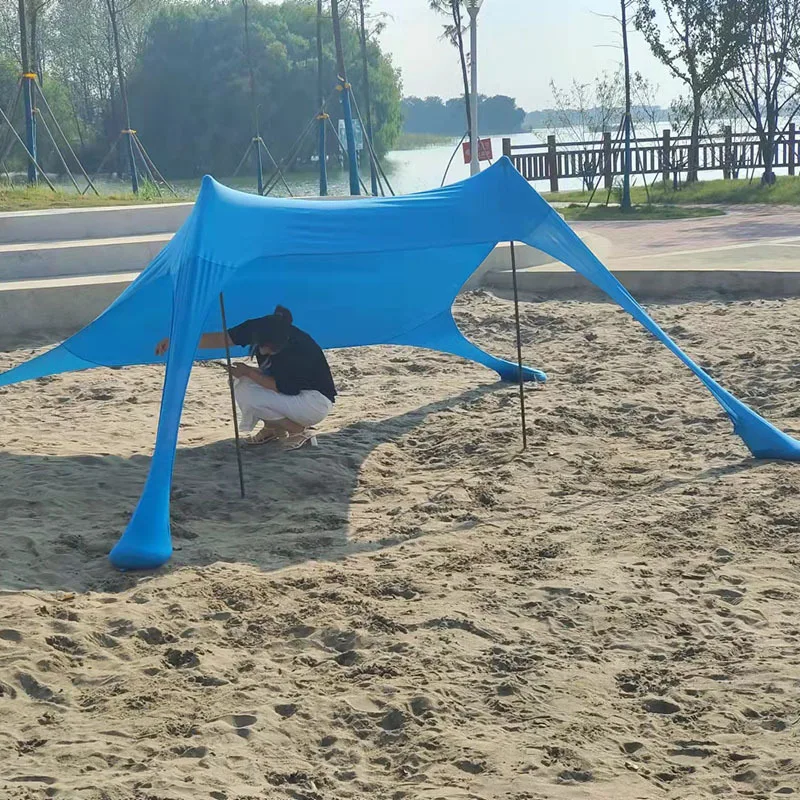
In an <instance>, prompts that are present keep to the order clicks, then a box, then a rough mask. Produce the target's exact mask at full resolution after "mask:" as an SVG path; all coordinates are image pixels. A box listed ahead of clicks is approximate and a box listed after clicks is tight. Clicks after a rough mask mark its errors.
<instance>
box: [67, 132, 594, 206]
mask: <svg viewBox="0 0 800 800" xmlns="http://www.w3.org/2000/svg"><path fill="white" fill-rule="evenodd" d="M513 138H514V144H527V143H531V144H533V143H540V142H541V141H542V138H541V137H540V136H537V135H536V134H535V133H534V134H517V135H515V136H514V137H513ZM502 139H503V137H502V136H499V137H492V148H493V154H494V156H495V158H496V159H497V158H500V156H501V155H502V152H503V147H502ZM458 141H459V140H458V138H454V139H453V140H452V142H450V143H448V144H443V145H435V146H431V147H422V148H419V149H416V150H397V151H394V152H390V153H388V154H387V155H386V157H385V158H384V160H383V167H384V170H385V172H386V174H387V176H388V178H389V181H390V183H391V184H392V188H393V189H394V191H395V193H396V194H410V193H412V192H421V191H424V190H425V189H433V188H437V187H438V186H440V185H441V183H442V179H443V177H444V174H445V170H446V169H447V164H448V162H449V161H450V158H451V156H452V155H453V152H454V150H455V149H456V145H457V144H458ZM276 157H277V155H276ZM481 166H482V167H483V168H486V166H488V165H487V164H486V163H485V162H484V163H482V165H481ZM360 172H361V178H362V180H363V182H364V184H365V185H366V186H367V187H369V168H368V164H367V160H366V158H365V159H364V164H363V166H362V168H361V171H360ZM269 174H270V170H268V169H267V168H266V166H265V169H264V175H265V181H266V180H267V178H268V176H269ZM214 177H217V179H218V180H219V181H220V182H221V183H224V184H226V185H227V186H232V187H234V188H237V189H241V190H243V191H251V192H255V191H256V179H255V175H254V174H253V175H239V176H237V177H236V178H230V177H227V178H226V177H225V176H221V177H218V176H214ZM468 177H469V165H468V164H465V163H464V159H463V156H462V153H461V148H460V147H459V148H458V152H457V153H456V154H455V157H454V158H453V161H452V164H451V166H450V169H449V170H448V172H447V177H446V181H445V182H446V183H454V182H456V181H460V180H463V179H464V178H468ZM286 180H287V182H288V184H289V187H290V188H291V190H292V194H294V195H295V196H298V197H309V196H315V195H318V194H319V173H318V171H317V170H316V168H313V169H303V170H298V171H294V172H291V173H287V174H286ZM58 182H59V184H61V185H64V183H65V182H64V181H63V180H61V179H60V180H59V181H58ZM78 183H81V181H78ZM96 183H97V184H98V188H102V189H103V190H105V191H109V192H114V191H116V192H120V191H129V189H130V184H129V183H127V182H123V181H116V180H113V179H107V178H103V179H101V180H99V181H96ZM566 183H569V182H566ZM575 183H576V186H575V187H574V188H580V182H579V181H576V182H575ZM199 185H200V181H199V180H180V181H175V182H174V186H175V188H176V189H177V190H178V191H179V192H180V194H185V195H187V196H192V195H194V194H195V193H196V192H197V189H198V187H199ZM349 188H350V183H349V176H348V173H347V171H346V170H344V169H341V168H340V167H339V165H338V164H335V163H331V164H329V166H328V193H329V194H331V195H341V196H344V195H347V194H349ZM540 188H546V184H541V185H540ZM565 188H572V187H569V186H566V184H565ZM271 194H272V195H273V196H275V197H285V196H287V195H288V192H287V191H286V188H285V187H284V186H283V184H282V183H280V182H279V183H278V184H277V186H276V187H275V190H274V191H273V192H271Z"/></svg>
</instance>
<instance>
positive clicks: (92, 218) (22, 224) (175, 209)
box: [0, 203, 194, 244]
mask: <svg viewBox="0 0 800 800" xmlns="http://www.w3.org/2000/svg"><path fill="white" fill-rule="evenodd" d="M193 207H194V203H160V204H151V205H140V206H114V207H110V208H54V209H47V210H44V211H6V212H2V213H0V244H18V243H23V242H62V241H66V240H69V239H95V238H120V237H127V236H144V235H146V234H153V233H175V231H177V230H178V228H180V226H181V225H183V223H184V221H185V220H186V218H187V217H188V216H189V214H190V213H191V211H192V208H193Z"/></svg>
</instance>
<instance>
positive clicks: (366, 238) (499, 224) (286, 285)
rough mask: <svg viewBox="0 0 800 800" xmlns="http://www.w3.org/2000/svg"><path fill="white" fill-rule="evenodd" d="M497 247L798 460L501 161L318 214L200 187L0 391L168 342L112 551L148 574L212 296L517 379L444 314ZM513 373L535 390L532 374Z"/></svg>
mask: <svg viewBox="0 0 800 800" xmlns="http://www.w3.org/2000/svg"><path fill="white" fill-rule="evenodd" d="M504 241H521V242H525V243H526V244H528V245H530V246H531V247H535V248H537V249H539V250H542V251H544V252H546V253H548V254H549V255H551V256H552V257H553V258H555V259H557V260H559V261H562V262H563V263H564V264H567V265H568V266H570V267H572V268H573V269H574V270H576V271H577V272H579V273H580V274H581V275H583V276H584V277H586V278H588V279H589V280H590V281H591V282H592V283H593V284H595V285H596V286H597V287H598V288H600V289H601V290H602V291H604V292H605V293H606V294H608V295H609V297H611V298H612V299H613V300H615V301H616V302H617V303H619V305H620V306H622V308H624V309H625V310H626V311H627V312H629V313H630V314H631V315H632V316H633V317H634V318H635V319H636V320H638V321H639V322H640V323H641V324H642V325H643V326H644V327H645V328H646V329H647V330H648V331H649V332H650V333H651V334H653V336H655V337H656V338H657V339H659V340H660V341H661V342H662V343H663V344H664V345H665V346H666V347H667V348H669V350H671V351H672V352H673V353H674V354H675V355H676V356H677V357H678V358H679V359H680V360H681V361H682V362H683V363H684V364H685V365H686V366H687V367H688V368H689V369H690V370H691V371H692V372H693V373H694V374H695V375H696V376H697V377H698V378H699V379H700V380H701V381H702V383H703V384H704V385H705V386H706V388H707V389H708V390H709V391H710V392H711V394H712V395H713V396H714V397H715V398H716V399H717V401H718V402H719V404H720V405H721V406H722V408H723V409H724V411H725V412H726V414H727V415H728V416H729V417H730V419H731V421H732V422H733V428H734V432H735V433H737V434H738V435H739V436H740V437H741V438H742V439H743V440H744V443H745V444H746V445H747V447H748V448H749V449H750V452H751V453H752V454H753V455H754V456H755V457H757V458H776V459H790V460H800V442H797V441H796V440H794V439H792V438H791V437H789V436H787V435H786V434H785V433H783V432H782V431H780V430H778V429H777V428H775V427H774V426H773V425H772V424H770V423H769V422H767V421H766V420H765V419H763V418H762V417H760V416H759V415H758V414H756V413H755V412H754V411H752V410H751V409H749V408H748V407H747V406H745V405H744V404H743V403H742V402H740V401H739V400H737V399H736V398H735V397H734V396H733V395H732V394H730V393H729V392H727V391H726V390H725V389H723V388H722V387H721V386H720V385H719V384H717V383H716V382H715V381H714V380H713V379H712V378H711V377H710V376H709V375H707V374H706V373H705V372H704V371H703V370H702V369H701V368H700V367H699V366H698V365H697V364H695V363H694V362H693V361H692V360H691V359H690V358H689V357H688V356H687V355H686V354H684V353H683V352H682V351H681V350H680V348H679V347H678V346H677V345H676V344H675V343H674V342H673V341H672V340H671V339H670V338H669V337H668V336H667V335H666V333H664V332H663V331H662V330H661V328H659V327H658V325H656V323H655V322H654V321H653V320H652V319H650V317H649V316H648V315H647V313H646V312H645V311H644V309H643V308H642V307H641V306H640V305H639V304H638V303H637V302H636V300H634V299H633V297H631V295H630V294H629V293H628V292H627V290H626V289H625V288H624V287H623V286H622V284H621V283H620V282H619V281H618V280H617V279H616V278H615V277H614V276H613V275H612V274H611V273H610V272H609V271H608V270H607V269H606V268H605V267H604V266H603V265H602V264H601V263H600V262H599V261H598V260H597V258H595V256H594V255H592V253H591V252H590V251H589V249H588V248H587V247H586V245H584V243H583V242H582V241H581V240H580V239H579V238H578V236H577V235H576V234H575V233H574V232H573V231H572V230H571V229H570V228H569V226H568V225H567V224H566V223H565V222H564V221H563V220H562V219H561V217H560V216H559V215H558V214H556V213H555V212H554V211H553V209H552V208H550V206H549V205H548V204H547V203H546V202H545V201H544V200H543V199H542V198H541V197H540V196H539V195H538V194H537V192H536V191H535V189H533V187H532V186H530V184H528V183H527V181H526V180H525V179H524V178H523V177H522V176H521V175H520V174H519V173H518V172H517V171H516V170H515V169H514V167H513V165H512V164H511V162H510V161H509V159H507V158H503V159H501V160H500V161H499V162H497V163H496V164H495V165H494V166H493V167H491V168H490V169H487V170H485V171H484V172H482V173H480V174H479V175H477V176H475V177H473V178H470V179H469V180H466V181H463V182H461V183H457V184H453V185H451V186H446V187H444V188H441V189H436V190H433V191H428V192H422V193H420V194H414V195H407V196H403V197H392V198H370V199H354V200H345V201H341V202H327V203H326V202H318V201H314V200H281V199H271V198H263V197H259V196H256V195H251V194H245V193H242V192H237V191H234V190H232V189H228V188H226V187H224V186H222V185H220V184H219V183H216V182H215V181H214V180H213V179H211V178H209V177H206V178H205V179H204V180H203V184H202V187H201V190H200V194H199V196H198V198H197V202H196V204H195V207H194V211H193V212H192V214H191V216H190V217H189V218H188V220H187V221H186V222H185V224H184V225H183V226H182V227H181V229H180V230H179V231H178V233H177V234H176V235H175V237H174V238H173V239H172V240H171V241H170V243H169V244H168V245H167V246H166V247H165V248H164V249H163V250H162V251H161V253H160V254H159V255H158V256H157V257H156V258H155V260H154V261H153V262H152V264H150V266H149V267H147V269H145V270H144V272H142V273H141V275H139V277H138V278H137V279H136V280H135V281H134V282H133V283H132V284H131V285H130V286H129V287H128V288H127V289H126V290H125V291H124V292H123V293H122V294H121V295H120V297H119V298H118V299H117V300H116V301H115V302H114V303H113V304H112V305H111V306H110V307H109V308H108V309H107V310H106V311H105V312H104V313H103V314H101V315H100V317H98V318H97V319H96V320H95V321H94V322H92V323H91V324H89V325H87V326H86V327H85V328H84V329H83V330H81V331H79V332H78V333H76V334H75V335H74V336H72V337H70V338H69V339H67V340H66V341H65V342H64V343H63V344H61V345H59V346H58V347H56V348H55V349H53V350H51V351H49V352H47V353H45V354H44V355H42V356H39V357H38V358H35V359H33V360H31V361H29V362H27V363H25V364H21V365H20V366H18V367H16V368H15V369H12V370H10V371H8V372H6V373H4V374H2V375H0V386H4V385H7V384H11V383H16V382H18V381H23V380H29V379H31V378H40V377H43V376H46V375H54V374H57V373H60V372H69V371H73V370H82V369H89V368H92V367H98V366H106V367H119V366H127V365H132V364H150V363H156V362H159V361H163V360H164V358H163V357H162V358H157V357H156V356H155V355H154V347H155V344H156V342H157V341H158V340H159V339H161V338H162V337H164V336H167V335H169V336H170V337H171V346H170V349H169V352H168V354H167V356H166V363H167V369H166V376H165V379H164V388H163V395H162V400H161V412H160V417H159V424H158V433H157V436H156V444H155V451H154V453H153V459H152V462H151V464H150V472H149V475H148V477H147V481H146V483H145V487H144V491H143V492H142V496H141V498H140V500H139V503H138V505H137V507H136V510H135V512H134V514H133V517H132V518H131V521H130V523H129V525H128V527H127V529H126V530H125V532H124V534H123V536H122V537H121V539H120V541H119V542H118V543H117V545H116V546H115V547H114V549H113V550H112V552H111V554H110V559H111V561H112V563H113V564H114V565H115V566H117V567H119V568H121V569H147V568H154V567H157V566H159V565H161V564H163V563H164V562H166V561H167V560H168V559H169V557H170V555H171V554H172V545H171V540H170V527H169V496H170V485H171V480H172V467H173V462H174V458H175V448H176V444H177V437H178V423H179V422H180V417H181V411H182V409H183V401H184V395H185V392H186V386H187V383H188V381H189V373H190V372H191V369H192V362H193V361H194V360H195V359H197V358H200V357H202V358H206V359H211V358H221V357H223V356H224V352H222V351H220V352H214V351H205V350H204V351H202V355H201V354H200V353H198V349H197V345H198V341H199V338H200V335H201V334H202V333H203V332H204V331H212V330H221V329H222V321H221V319H220V306H219V299H218V298H219V294H220V292H224V295H225V303H226V311H227V317H228V323H229V325H235V324H237V323H239V322H242V321H243V320H245V319H248V318H251V317H257V316H262V315H263V314H264V313H267V312H268V311H269V309H271V308H272V307H273V306H274V305H275V304H276V303H281V304H282V305H285V306H287V307H289V308H291V309H292V312H293V313H294V316H295V319H296V320H297V322H298V324H299V325H300V327H302V328H304V329H305V330H307V331H308V332H309V333H310V334H311V335H312V336H313V337H314V338H315V339H316V340H317V341H318V342H319V343H320V345H321V346H322V347H323V348H336V347H354V346H360V345H411V346H417V347H424V348H429V349H432V350H438V351H441V352H445V353H452V354H454V355H457V356H461V357H463V358H467V359H471V360H473V361H476V362H478V363H480V364H483V365H485V366H487V367H489V368H491V369H493V370H495V371H496V372H497V373H498V374H499V375H500V377H501V378H502V379H503V380H507V381H515V380H517V367H516V365H514V364H511V363H508V362H506V361H501V360H499V359H497V358H494V357H493V356H491V355H489V354H488V353H485V352H483V351H482V350H480V349H479V348H478V347H476V346H475V345H473V344H472V343H471V342H469V341H467V339H466V338H465V337H464V336H463V335H462V334H461V332H460V331H459V330H458V328H457V326H456V324H455V322H454V320H453V316H452V312H451V307H452V305H453V301H454V300H455V298H456V295H457V294H458V292H459V290H460V289H461V287H462V286H463V285H464V283H465V282H466V280H467V279H468V278H469V276H470V275H471V274H472V273H473V272H474V271H475V269H477V267H478V266H479V265H480V264H481V262H482V261H483V260H484V259H485V258H486V257H487V256H488V255H489V253H490V252H491V251H492V249H493V248H494V247H495V245H497V244H498V243H499V242H504ZM234 351H235V352H236V353H237V354H244V351H243V350H237V349H234ZM524 377H525V379H526V380H540V381H543V380H545V375H544V374H543V373H542V372H539V371H537V370H533V369H527V368H526V369H525V373H524Z"/></svg>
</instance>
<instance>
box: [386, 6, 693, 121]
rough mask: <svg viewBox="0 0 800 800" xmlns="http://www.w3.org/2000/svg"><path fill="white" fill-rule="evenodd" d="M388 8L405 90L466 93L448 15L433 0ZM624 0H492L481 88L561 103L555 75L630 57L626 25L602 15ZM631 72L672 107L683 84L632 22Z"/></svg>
mask: <svg viewBox="0 0 800 800" xmlns="http://www.w3.org/2000/svg"><path fill="white" fill-rule="evenodd" d="M372 7H373V9H374V10H375V11H379V12H385V13H387V14H389V15H391V17H390V18H389V19H387V20H386V30H385V31H384V33H383V34H382V35H381V43H382V46H383V48H384V50H387V51H388V52H390V53H391V54H392V58H393V61H394V64H395V66H398V67H400V69H401V71H402V76H403V94H404V95H406V96H408V95H417V96H420V97H425V96H428V95H440V96H442V97H445V98H447V97H454V96H457V95H458V94H459V93H460V92H461V91H462V88H461V86H462V85H461V72H460V67H459V64H458V54H457V51H456V50H455V48H453V47H452V46H451V45H450V44H448V43H446V42H443V41H441V39H440V37H441V32H442V25H443V21H444V18H443V17H441V16H439V15H437V14H434V13H433V12H432V11H430V10H429V8H428V0H373V2H372ZM619 8H620V4H619V0H557V2H554V1H553V0H484V3H483V6H482V8H481V11H480V14H479V16H478V65H479V77H478V90H479V91H480V92H481V93H482V94H487V95H493V94H507V95H511V96H512V97H515V98H516V100H517V103H518V104H519V105H520V106H522V107H523V108H524V109H526V110H527V111H533V110H535V109H539V108H547V107H551V106H552V105H553V98H552V92H551V91H550V80H551V79H552V80H554V81H555V82H556V84H557V85H558V86H561V87H566V86H567V85H568V84H569V83H570V82H571V81H572V80H573V79H576V80H578V81H580V82H591V81H592V80H593V79H594V78H595V77H596V76H597V75H599V74H601V73H602V72H603V71H604V70H609V71H612V72H613V71H614V70H615V69H616V67H617V65H618V64H619V63H620V62H621V61H622V49H621V37H620V28H619V25H618V24H617V23H616V22H614V21H613V20H608V19H603V18H602V17H601V16H599V15H600V14H617V15H618V14H619ZM629 39H630V54H631V69H632V70H634V71H637V70H638V71H639V72H641V73H642V74H643V75H645V76H646V77H647V78H649V79H650V80H651V81H652V82H653V83H654V84H656V85H658V87H659V90H658V92H657V94H656V99H657V101H658V102H659V103H660V104H661V105H664V106H667V105H669V102H670V100H671V99H672V98H673V97H675V96H676V95H677V94H679V93H680V92H681V84H680V83H679V82H677V81H676V80H675V79H674V78H672V77H671V76H670V74H669V73H668V71H667V69H666V67H664V66H663V65H661V64H660V63H659V62H658V61H657V60H656V59H655V58H654V57H653V55H652V54H651V52H650V49H649V48H648V46H647V44H646V43H645V41H644V40H643V39H642V37H641V36H640V35H639V33H638V32H636V30H635V29H634V28H633V25H629Z"/></svg>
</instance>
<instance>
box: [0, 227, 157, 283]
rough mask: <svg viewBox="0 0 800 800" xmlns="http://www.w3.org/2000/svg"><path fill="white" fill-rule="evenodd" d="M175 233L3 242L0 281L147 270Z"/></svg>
mask: <svg viewBox="0 0 800 800" xmlns="http://www.w3.org/2000/svg"><path fill="white" fill-rule="evenodd" d="M171 238H172V234H171V233H157V234H148V235H144V236H122V237H115V238H103V239H99V238H98V239H82V240H74V239H71V240H67V241H52V242H37V243H35V244H2V245H0V281H10V280H34V279H37V278H56V277H65V276H70V275H105V274H108V273H114V272H133V271H137V270H142V269H144V268H145V267H146V266H147V265H148V264H149V263H150V262H151V261H152V260H153V258H155V256H156V255H157V254H158V253H159V252H160V251H161V249H162V248H163V247H164V245H166V244H167V242H169V240H170V239H171Z"/></svg>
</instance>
